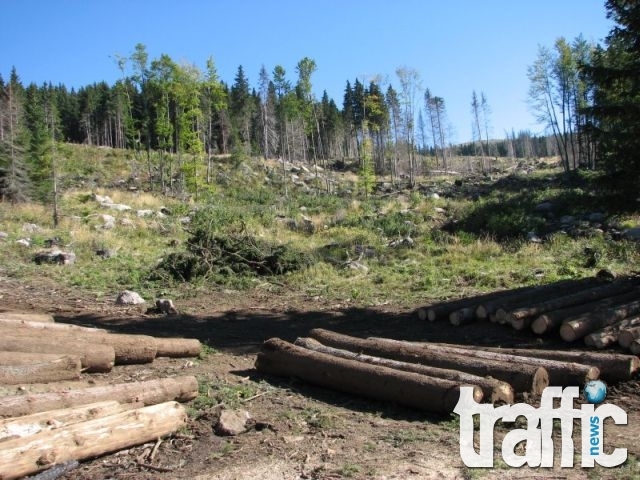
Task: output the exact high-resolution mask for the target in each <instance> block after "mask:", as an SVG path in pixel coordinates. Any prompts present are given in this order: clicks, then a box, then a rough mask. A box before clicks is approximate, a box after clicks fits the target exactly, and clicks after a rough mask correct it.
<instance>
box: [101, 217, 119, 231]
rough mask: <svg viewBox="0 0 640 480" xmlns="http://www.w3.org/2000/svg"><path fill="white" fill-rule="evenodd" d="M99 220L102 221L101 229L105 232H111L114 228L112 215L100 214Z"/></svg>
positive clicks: (114, 222)
mask: <svg viewBox="0 0 640 480" xmlns="http://www.w3.org/2000/svg"><path fill="white" fill-rule="evenodd" d="M100 219H101V220H102V228H104V229H105V230H111V229H112V228H114V227H115V226H116V219H115V217H113V216H112V215H107V214H102V215H100Z"/></svg>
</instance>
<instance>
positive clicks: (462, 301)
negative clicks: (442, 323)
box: [418, 287, 531, 322]
mask: <svg viewBox="0 0 640 480" xmlns="http://www.w3.org/2000/svg"><path fill="white" fill-rule="evenodd" d="M529 288H531V287H521V288H519V289H515V290H504V291H498V292H490V293H485V294H481V295H474V296H472V297H464V298H459V299H457V300H450V301H445V302H441V303H436V304H434V305H431V306H429V307H423V308H419V309H418V317H419V318H420V320H422V321H424V320H429V321H430V322H435V321H436V320H441V319H445V318H449V319H450V315H451V314H452V313H453V312H456V311H458V310H461V309H463V308H473V309H475V308H476V307H477V306H478V305H480V304H481V303H482V302H485V301H488V300H493V299H496V298H499V297H500V296H503V295H508V294H509V293H510V292H513V291H518V290H524V289H529Z"/></svg>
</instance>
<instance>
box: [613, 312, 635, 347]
mask: <svg viewBox="0 0 640 480" xmlns="http://www.w3.org/2000/svg"><path fill="white" fill-rule="evenodd" d="M635 318H636V320H637V321H638V322H639V323H640V317H635ZM638 338H640V326H629V327H623V328H622V329H621V330H620V333H618V343H619V344H620V346H621V347H622V348H625V349H629V347H630V346H631V344H632V343H633V341H634V340H637V339H638Z"/></svg>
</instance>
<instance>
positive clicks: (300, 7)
mask: <svg viewBox="0 0 640 480" xmlns="http://www.w3.org/2000/svg"><path fill="white" fill-rule="evenodd" d="M1 7H2V8H1V12H2V17H3V22H2V29H0V73H1V74H2V76H3V77H4V78H5V79H6V78H8V76H9V72H10V70H11V67H12V66H15V67H16V69H17V71H18V74H19V76H20V78H21V79H22V81H23V83H25V84H28V83H30V82H35V83H37V84H41V83H43V82H48V81H51V82H53V83H54V84H58V83H62V84H64V85H66V86H67V87H75V88H77V87H80V86H83V85H87V84H90V83H93V82H97V81H102V80H105V81H107V82H109V83H113V82H114V81H115V80H117V78H118V77H119V75H120V72H119V71H118V69H117V67H116V64H115V62H114V60H113V56H114V54H119V55H129V54H130V53H131V52H132V51H133V48H134V46H135V45H136V44H137V43H143V44H145V45H146V47H147V51H148V52H149V56H150V58H156V57H158V56H160V54H162V53H166V54H168V55H170V56H171V58H173V59H174V60H175V61H185V62H188V63H193V64H195V65H197V66H198V67H200V68H202V69H204V66H205V62H206V59H207V58H208V57H209V56H212V57H213V58H214V60H215V62H216V65H217V67H218V72H219V74H220V77H221V78H222V80H224V81H225V82H227V83H229V84H231V83H232V82H233V79H234V76H235V74H236V71H237V69H238V66H239V65H242V66H243V68H244V70H245V73H246V75H247V77H248V78H249V81H250V83H251V85H252V86H256V87H257V80H258V72H259V70H260V67H261V65H263V64H264V65H265V66H266V68H267V70H268V71H269V72H271V71H273V67H275V66H276V65H282V66H283V67H284V68H285V69H286V71H287V74H288V77H289V78H290V79H291V81H295V78H296V73H295V66H296V64H297V62H298V61H299V60H300V59H302V58H303V57H310V58H312V59H314V60H315V62H316V64H317V71H316V73H315V74H314V75H313V77H312V83H313V87H314V91H315V93H316V95H317V97H318V98H319V97H320V96H321V94H322V91H323V90H326V91H327V93H328V94H329V96H330V97H331V98H333V99H334V100H335V101H336V103H337V104H338V106H339V107H341V106H342V98H343V94H344V88H345V85H346V81H347V80H350V81H351V82H352V83H353V81H354V79H355V78H359V79H361V80H363V79H370V78H372V77H374V76H375V75H380V76H381V78H383V79H384V80H385V81H386V82H388V83H391V84H392V85H394V87H396V88H398V81H397V76H396V73H395V72H396V69H397V68H398V67H407V68H410V69H414V70H416V71H417V72H418V73H419V75H420V79H421V83H422V86H423V87H428V88H429V89H430V90H431V92H432V94H434V95H438V96H440V97H443V98H444V99H445V102H446V106H447V112H448V115H449V119H450V121H451V123H452V125H453V127H454V129H455V139H454V140H455V141H458V142H463V141H467V140H470V138H471V113H470V106H469V104H470V101H471V93H472V91H473V90H476V91H477V92H478V93H479V92H484V93H485V95H486V97H487V100H488V103H489V106H490V107H491V110H492V113H491V117H490V122H491V127H492V134H493V136H494V137H497V138H502V137H504V132H505V130H511V129H512V128H513V129H515V130H516V131H518V130H521V129H529V130H532V131H533V132H534V133H538V132H540V131H541V127H540V126H539V125H536V124H535V120H534V119H533V116H532V114H531V112H530V111H529V108H528V106H527V102H526V99H527V90H528V80H527V76H526V72H527V67H528V66H529V65H531V64H532V63H533V62H534V60H535V57H536V52H537V49H538V45H545V46H552V45H553V43H554V41H555V39H556V38H557V37H560V36H564V37H565V38H567V39H573V38H575V37H576V36H577V35H579V34H583V36H584V37H585V38H586V39H587V40H592V41H594V42H601V41H602V40H603V39H604V37H605V36H606V35H607V33H608V32H609V30H610V29H611V27H612V23H611V22H610V21H609V20H607V19H606V12H605V9H604V0H529V1H525V0H395V1H393V2H392V1H390V0H386V1H385V0H367V1H364V0H307V1H304V0H298V1H294V0H226V1H219V0H209V1H205V0H181V1H169V0H128V1H127V0H109V1H98V0H2V5H1ZM367 82H368V80H367ZM385 88H386V87H385Z"/></svg>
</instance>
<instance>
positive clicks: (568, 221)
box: [560, 215, 576, 226]
mask: <svg viewBox="0 0 640 480" xmlns="http://www.w3.org/2000/svg"><path fill="white" fill-rule="evenodd" d="M575 222H576V217H574V216H572V215H563V216H562V217H560V223H561V224H562V225H567V226H571V225H573V224H574V223H575Z"/></svg>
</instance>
